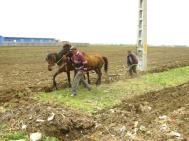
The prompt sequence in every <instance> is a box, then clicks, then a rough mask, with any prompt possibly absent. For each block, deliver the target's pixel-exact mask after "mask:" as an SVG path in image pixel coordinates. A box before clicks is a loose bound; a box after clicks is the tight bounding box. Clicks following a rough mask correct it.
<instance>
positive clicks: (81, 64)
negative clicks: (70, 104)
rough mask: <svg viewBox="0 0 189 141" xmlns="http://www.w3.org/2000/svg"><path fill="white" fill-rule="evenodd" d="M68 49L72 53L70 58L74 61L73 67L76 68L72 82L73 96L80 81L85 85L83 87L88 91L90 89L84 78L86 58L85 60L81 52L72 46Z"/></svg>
mask: <svg viewBox="0 0 189 141" xmlns="http://www.w3.org/2000/svg"><path fill="white" fill-rule="evenodd" d="M70 51H71V52H72V53H73V56H72V58H71V60H72V62H73V63H74V67H75V70H76V75H75V77H74V80H73V84H72V95H71V96H75V95H77V87H78V85H79V82H80V81H81V82H82V83H83V84H84V85H85V87H86V88H87V89H88V90H89V91H90V90H91V86H90V85H89V84H88V83H87V81H86V80H85V78H84V72H85V71H87V68H86V65H87V60H85V58H84V56H83V53H82V52H80V51H79V50H78V49H77V48H76V47H73V46H72V47H71V48H70Z"/></svg>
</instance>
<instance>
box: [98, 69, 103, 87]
mask: <svg viewBox="0 0 189 141" xmlns="http://www.w3.org/2000/svg"><path fill="white" fill-rule="evenodd" d="M98 72H99V74H98V75H99V78H98V85H100V84H101V77H102V72H101V69H100V68H98Z"/></svg>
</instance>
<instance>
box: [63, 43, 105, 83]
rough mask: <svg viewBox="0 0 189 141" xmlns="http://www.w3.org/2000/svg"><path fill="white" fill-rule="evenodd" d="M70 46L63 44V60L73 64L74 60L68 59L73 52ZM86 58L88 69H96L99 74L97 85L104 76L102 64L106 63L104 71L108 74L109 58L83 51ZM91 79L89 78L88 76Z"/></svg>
mask: <svg viewBox="0 0 189 141" xmlns="http://www.w3.org/2000/svg"><path fill="white" fill-rule="evenodd" d="M70 47H71V46H63V50H62V52H63V54H64V55H63V56H64V57H63V62H65V63H67V64H68V65H70V64H72V63H73V62H72V60H71V59H70V61H68V60H69V59H68V58H71V57H72V53H71V52H70ZM83 55H84V58H85V59H86V60H87V70H88V71H90V70H94V71H95V72H96V74H97V75H98V79H97V81H96V85H100V84H101V77H102V71H101V69H102V66H103V65H104V71H105V73H106V75H107V71H108V59H107V57H105V56H102V55H100V54H94V55H89V54H86V53H83ZM88 80H89V78H88Z"/></svg>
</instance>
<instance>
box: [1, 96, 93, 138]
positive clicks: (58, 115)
mask: <svg viewBox="0 0 189 141" xmlns="http://www.w3.org/2000/svg"><path fill="white" fill-rule="evenodd" d="M2 107H3V108H5V109H6V112H5V113H3V112H2V113H1V111H0V123H6V124H7V125H8V127H9V128H8V129H7V130H8V131H20V130H23V131H27V132H28V134H30V133H33V132H41V133H43V134H46V135H48V136H53V137H57V138H59V139H60V140H63V141H70V140H74V139H77V138H80V137H81V136H83V135H84V134H86V133H87V132H88V131H89V129H91V128H93V127H94V125H95V122H94V119H93V118H92V117H91V116H89V115H87V114H85V113H82V112H79V111H76V110H74V109H68V108H66V107H64V106H57V105H50V104H41V103H39V102H37V101H35V100H33V99H30V98H29V97H25V98H24V97H22V98H17V99H14V100H13V99H12V100H11V101H9V102H7V103H5V104H3V105H2ZM8 109H9V110H8ZM53 115H54V116H53ZM50 117H51V118H52V119H51V120H49V121H48V118H50ZM23 126H26V129H22V128H23ZM4 132H5V131H4ZM0 133H1V132H0ZM0 138H1V136H0Z"/></svg>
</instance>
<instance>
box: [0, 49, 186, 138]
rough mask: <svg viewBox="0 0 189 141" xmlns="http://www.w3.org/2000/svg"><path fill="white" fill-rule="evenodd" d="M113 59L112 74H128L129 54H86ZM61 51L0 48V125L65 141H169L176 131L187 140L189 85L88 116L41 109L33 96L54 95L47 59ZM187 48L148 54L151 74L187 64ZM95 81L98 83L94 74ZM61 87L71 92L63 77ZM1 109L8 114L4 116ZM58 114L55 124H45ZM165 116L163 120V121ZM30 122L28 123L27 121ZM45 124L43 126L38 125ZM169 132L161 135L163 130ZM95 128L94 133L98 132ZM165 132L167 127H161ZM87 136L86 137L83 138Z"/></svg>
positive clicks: (115, 51)
mask: <svg viewBox="0 0 189 141" xmlns="http://www.w3.org/2000/svg"><path fill="white" fill-rule="evenodd" d="M82 49H83V50H85V51H87V52H92V53H93V52H101V53H102V54H104V55H105V56H107V57H108V58H109V62H110V63H109V73H110V74H124V73H125V70H124V69H123V61H122V60H123V57H124V56H125V52H126V51H127V50H128V48H118V49H117V48H116V47H114V48H113V47H111V48H107V47H104V48H101V47H97V48H82ZM57 50H59V49H58V48H46V47H44V48H42V47H41V48H24V47H20V48H0V70H1V71H0V123H2V122H5V123H7V124H9V125H10V127H11V129H10V130H18V129H20V128H21V126H22V124H24V125H26V126H27V131H28V133H29V132H34V131H38V130H40V131H42V132H44V133H46V134H48V135H52V136H57V137H59V138H60V139H62V140H70V141H71V140H83V141H90V140H96V141H99V140H102V141H104V140H108V141H109V140H132V139H133V140H167V139H173V140H174V139H175V137H171V136H170V135H169V133H170V132H171V131H177V132H179V133H180V134H181V138H183V139H186V138H189V137H188V134H189V130H188V129H189V118H188V117H189V111H188V109H189V105H188V103H189V99H188V94H189V93H188V92H189V84H185V85H182V86H178V87H175V88H169V89H165V90H162V91H159V92H153V93H149V94H145V95H143V96H138V97H133V98H131V99H129V100H125V101H123V102H122V104H121V105H117V106H116V107H114V108H112V109H105V110H103V111H101V112H99V113H98V114H97V115H93V116H89V115H86V114H85V113H81V112H79V111H76V110H73V109H68V108H66V107H64V106H57V105H50V104H41V103H40V102H37V101H35V100H33V99H32V98H30V97H32V96H33V93H37V92H41V91H44V92H49V91H52V90H53V89H52V75H53V73H54V72H55V70H54V71H53V72H49V71H47V63H46V62H45V57H46V55H47V53H48V52H49V51H50V52H52V51H55V52H56V51H57ZM188 54H189V48H150V49H149V56H148V57H149V61H148V63H149V71H151V72H158V71H164V70H167V69H169V68H174V67H180V66H186V65H188V64H189V55H188ZM90 75H92V80H93V81H94V80H95V79H96V76H95V75H94V74H90ZM57 82H58V85H59V86H58V87H59V88H65V87H67V83H66V82H67V79H66V75H65V74H61V75H59V76H58V77H57ZM3 108H5V109H6V112H4V110H3ZM51 113H54V114H55V117H54V119H53V120H52V121H50V122H47V118H48V117H49V116H50V115H51ZM162 115H166V116H167V117H168V118H167V119H165V120H161V119H159V116H162ZM28 119H29V120H28ZM37 119H43V120H45V121H44V122H36V120H37ZM165 125H166V129H163V131H160V128H162V126H165ZM94 126H95V127H94ZM163 128H165V127H163ZM85 134H87V135H85Z"/></svg>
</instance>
